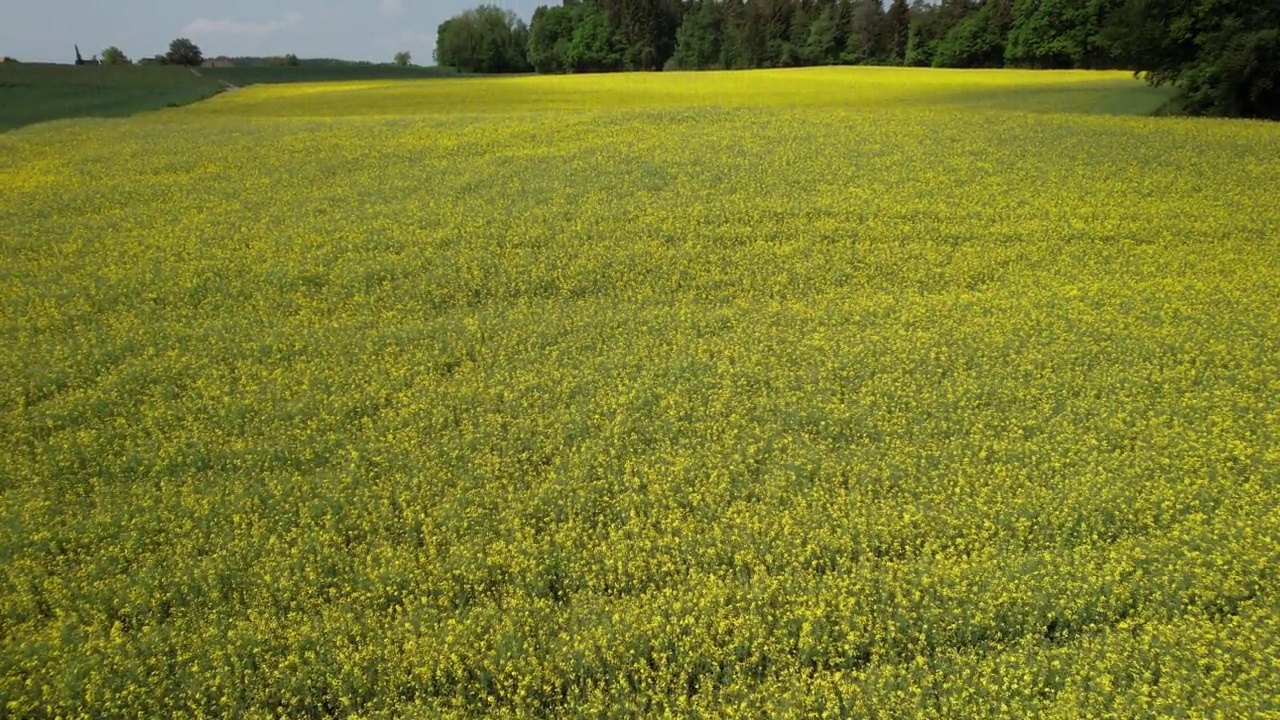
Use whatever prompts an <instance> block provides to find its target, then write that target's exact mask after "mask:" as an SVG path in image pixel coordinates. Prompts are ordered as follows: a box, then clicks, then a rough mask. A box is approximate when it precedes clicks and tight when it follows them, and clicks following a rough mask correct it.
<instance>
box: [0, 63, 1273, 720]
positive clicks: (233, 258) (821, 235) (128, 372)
mask: <svg viewBox="0 0 1280 720" xmlns="http://www.w3.org/2000/svg"><path fill="white" fill-rule="evenodd" d="M1165 99H1166V98H1165V95H1164V94H1162V93H1160V92H1159V91H1154V90H1151V89H1150V88H1147V87H1145V86H1144V85H1142V84H1141V83H1140V82H1138V81H1135V80H1134V79H1133V78H1132V77H1131V76H1129V75H1127V74H1124V73H1084V72H1079V73H1048V72H1036V73H1033V72H1016V71H1010V72H1004V71H1002V72H958V71H942V72H939V71H920V70H901V69H874V68H863V69H853V68H842V69H817V70H797V71H777V72H747V73H727V74H716V73H708V74H670V75H668V74H660V75H659V74H655V75H643V76H636V75H626V76H619V75H614V76H591V77H537V78H534V77H529V78H507V79H460V80H447V81H420V82H403V83H383V82H378V83H353V84H318V85H312V86H283V87H253V88H248V89H245V90H241V91H238V92H235V93H228V94H223V95H220V96H218V97H216V98H214V99H212V100H209V101H206V102H203V103H200V104H197V105H194V106H190V107H186V108H179V109H171V110H164V111H161V112H158V113H153V114H149V115H142V116H137V117H133V118H129V119H125V120H82V121H61V122H56V123H50V124H44V125H34V126H29V127H26V128H23V129H20V130H17V131H14V132H10V133H7V134H4V135H0V249H2V252H3V258H4V263H3V265H0V303H2V307H3V313H0V482H2V485H0V492H2V493H3V495H2V497H3V501H2V502H0V557H3V558H4V562H3V571H2V574H0V578H2V579H3V584H2V585H0V638H2V639H0V642H2V643H3V645H0V700H2V701H3V705H0V707H4V708H5V712H6V713H7V714H8V715H10V716H14V717H31V716H59V715H60V716H67V717H70V716H82V715H85V716H87V715H90V714H97V715H130V716H134V715H137V716H147V717H176V716H182V715H186V716H198V715H204V716H258V717H265V716H273V715H277V714H280V715H286V716H307V715H312V716H316V715H338V716H344V717H346V716H361V717H404V716H414V715H421V716H425V717H434V716H437V715H454V716H468V715H479V714H491V715H496V716H547V717H563V716H586V715H591V716H599V715H606V716H608V715H636V714H656V715H661V714H668V715H671V716H680V717H685V716H703V717H735V716H740V717H759V716H806V717H814V716H824V715H825V716H829V717H867V716H872V715H875V714H879V715H880V716H892V717H899V716H922V717H965V718H968V717H993V716H1009V717H1029V716H1042V715H1043V716H1056V717H1064V718H1067V717H1071V718H1074V717H1100V716H1105V715H1108V714H1113V715H1117V716H1146V715H1158V716H1169V715H1172V716H1182V715H1209V714H1213V713H1219V714H1221V716H1223V717H1243V716H1251V715H1257V714H1260V713H1262V712H1265V711H1271V712H1276V711H1280V707H1277V700H1276V697H1277V696H1276V694H1275V691H1274V688H1276V687H1280V666H1277V665H1276V663H1275V662H1274V658H1276V657H1277V656H1280V596H1278V595H1277V592H1276V590H1277V585H1276V583H1277V573H1278V572H1280V503H1278V502H1277V501H1278V500H1280V497H1278V491H1277V482H1278V481H1280V311H1277V307H1280V305H1278V301H1280V203H1277V202H1276V198H1277V195H1276V188H1277V187H1280V163H1277V162H1276V160H1275V158H1277V157H1280V127H1278V126H1275V125H1268V124H1263V123H1251V122H1239V121H1220V120H1174V119H1166V118H1153V117H1150V116H1149V113H1151V112H1152V111H1154V110H1155V109H1156V108H1158V107H1159V106H1160V105H1161V104H1162V103H1163V102H1164V100H1165Z"/></svg>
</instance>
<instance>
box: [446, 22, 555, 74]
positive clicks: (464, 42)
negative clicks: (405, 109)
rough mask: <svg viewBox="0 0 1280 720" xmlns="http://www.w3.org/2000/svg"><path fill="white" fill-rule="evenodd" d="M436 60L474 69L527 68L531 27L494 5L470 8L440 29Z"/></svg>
mask: <svg viewBox="0 0 1280 720" xmlns="http://www.w3.org/2000/svg"><path fill="white" fill-rule="evenodd" d="M436 64H438V65H443V66H446V67H454V68H457V69H459V70H463V71H466V72H474V73H516V72H528V71H530V70H532V69H533V68H532V66H531V64H530V57H529V28H528V26H527V25H525V24H524V21H523V20H521V19H520V18H519V17H517V16H516V14H515V13H514V12H512V11H510V10H504V9H502V8H500V7H497V6H495V5H481V6H480V7H478V8H475V9H472V10H467V11H465V12H463V13H462V14H460V15H457V16H455V17H452V18H449V19H448V20H446V21H444V22H443V23H442V24H441V25H440V27H439V29H438V30H437V33H436Z"/></svg>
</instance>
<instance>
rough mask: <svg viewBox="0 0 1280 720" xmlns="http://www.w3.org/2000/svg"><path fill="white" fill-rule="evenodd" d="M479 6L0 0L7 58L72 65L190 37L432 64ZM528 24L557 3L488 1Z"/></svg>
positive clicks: (227, 47) (150, 51)
mask: <svg viewBox="0 0 1280 720" xmlns="http://www.w3.org/2000/svg"><path fill="white" fill-rule="evenodd" d="M477 4H480V3H479V1H478V0H200V1H197V0H0V55H9V56H12V57H15V58H17V59H19V60H26V61H29V62H70V61H72V60H74V59H75V52H74V50H73V48H72V45H73V44H75V43H79V45H80V51H81V52H82V53H83V54H84V56H85V57H86V58H87V57H89V56H91V55H94V54H97V53H100V52H102V49H103V48H105V47H107V46H109V45H116V46H118V47H119V48H120V49H121V50H123V51H124V52H125V54H126V55H128V56H129V57H131V58H135V59H136V58H139V57H146V56H149V55H155V54H156V53H161V52H164V51H165V50H166V49H167V48H168V46H169V41H170V40H172V39H174V38H176V37H189V38H191V39H192V40H193V41H195V43H196V44H197V45H199V46H200V49H201V50H203V51H204V53H205V55H233V56H234V55H283V54H285V53H294V54H296V55H298V56H299V57H340V58H347V59H351V60H374V61H389V60H391V57H392V56H393V55H394V54H395V53H396V51H397V50H408V51H409V52H411V53H412V54H413V60H414V62H415V63H419V64H422V65H430V64H432V61H431V53H432V51H433V50H434V49H435V43H436V28H437V27H439V25H440V23H442V22H444V21H445V20H447V19H448V18H449V17H451V16H453V15H456V14H457V13H459V12H461V11H462V10H465V9H466V8H468V7H474V6H475V5H477ZM486 4H491V5H498V6H499V7H504V8H508V9H511V10H514V11H515V12H516V13H517V14H518V15H520V16H521V17H523V18H524V19H525V21H526V22H527V21H528V20H529V18H530V17H531V16H532V15H533V10H534V8H535V7H537V6H538V5H542V4H559V0H487V2H486Z"/></svg>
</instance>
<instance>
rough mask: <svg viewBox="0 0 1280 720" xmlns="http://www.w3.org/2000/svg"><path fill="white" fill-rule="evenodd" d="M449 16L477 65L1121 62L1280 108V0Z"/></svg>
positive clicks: (953, 1) (454, 61) (707, 3)
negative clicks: (529, 17)
mask: <svg viewBox="0 0 1280 720" xmlns="http://www.w3.org/2000/svg"><path fill="white" fill-rule="evenodd" d="M563 2H564V4H563V5H559V6H543V7H539V8H538V9H537V10H536V11H535V12H534V13H533V18H532V22H531V23H530V24H527V25H526V24H525V23H524V21H523V20H521V19H520V18H518V17H517V16H516V15H515V13H513V12H511V11H509V10H503V9H501V8H498V7H494V6H482V7H479V8H476V9H474V10H468V11H466V12H464V13H462V14H461V15H458V16H456V17H454V18H451V19H449V20H447V21H445V22H444V23H443V24H442V25H441V26H440V28H439V33H438V40H437V45H436V62H437V63H439V64H440V65H444V66H450V67H456V68H458V69H460V70H464V71H469V72H478V73H507V72H531V71H536V72H539V73H566V72H612V71H636V70H663V69H668V70H672V69H674V70H707V69H746V68H771V67H799V66H806V65H835V64H880V65H912V66H932V67H950V68H973V67H1021V68H1062V69H1066V68H1088V69H1103V68H1123V69H1128V70H1134V71H1135V72H1138V73H1141V74H1142V75H1143V76H1144V77H1145V78H1146V79H1147V80H1148V81H1149V82H1151V83H1154V84H1172V85H1174V86H1176V87H1177V88H1178V89H1179V90H1180V91H1181V92H1180V94H1179V100H1178V103H1179V105H1180V106H1181V109H1182V110H1183V111H1185V112H1189V113H1193V114H1210V115H1234V116H1245V117H1266V118H1273V119H1280V0H941V2H940V3H937V4H933V3H927V2H924V1H923V0H914V1H913V2H911V3H910V4H908V2H907V0H885V2H886V3H887V7H886V5H885V4H882V2H881V0H563Z"/></svg>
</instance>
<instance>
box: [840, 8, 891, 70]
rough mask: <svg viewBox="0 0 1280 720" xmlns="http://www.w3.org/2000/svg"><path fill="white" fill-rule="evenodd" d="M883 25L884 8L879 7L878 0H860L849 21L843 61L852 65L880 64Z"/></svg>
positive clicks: (882, 54)
mask: <svg viewBox="0 0 1280 720" xmlns="http://www.w3.org/2000/svg"><path fill="white" fill-rule="evenodd" d="M883 24H884V7H883V6H881V5H880V0H861V2H860V3H858V5H857V7H856V8H855V9H854V12H853V17H852V18H851V19H850V28H849V41H848V43H847V44H846V45H845V52H844V56H843V57H844V61H845V62H847V63H854V64H860V63H876V62H880V61H881V60H882V59H883V57H884V53H883V52H882V50H881V48H882V43H881V40H882V39H883V38H884V33H883V30H882V25H883Z"/></svg>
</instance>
